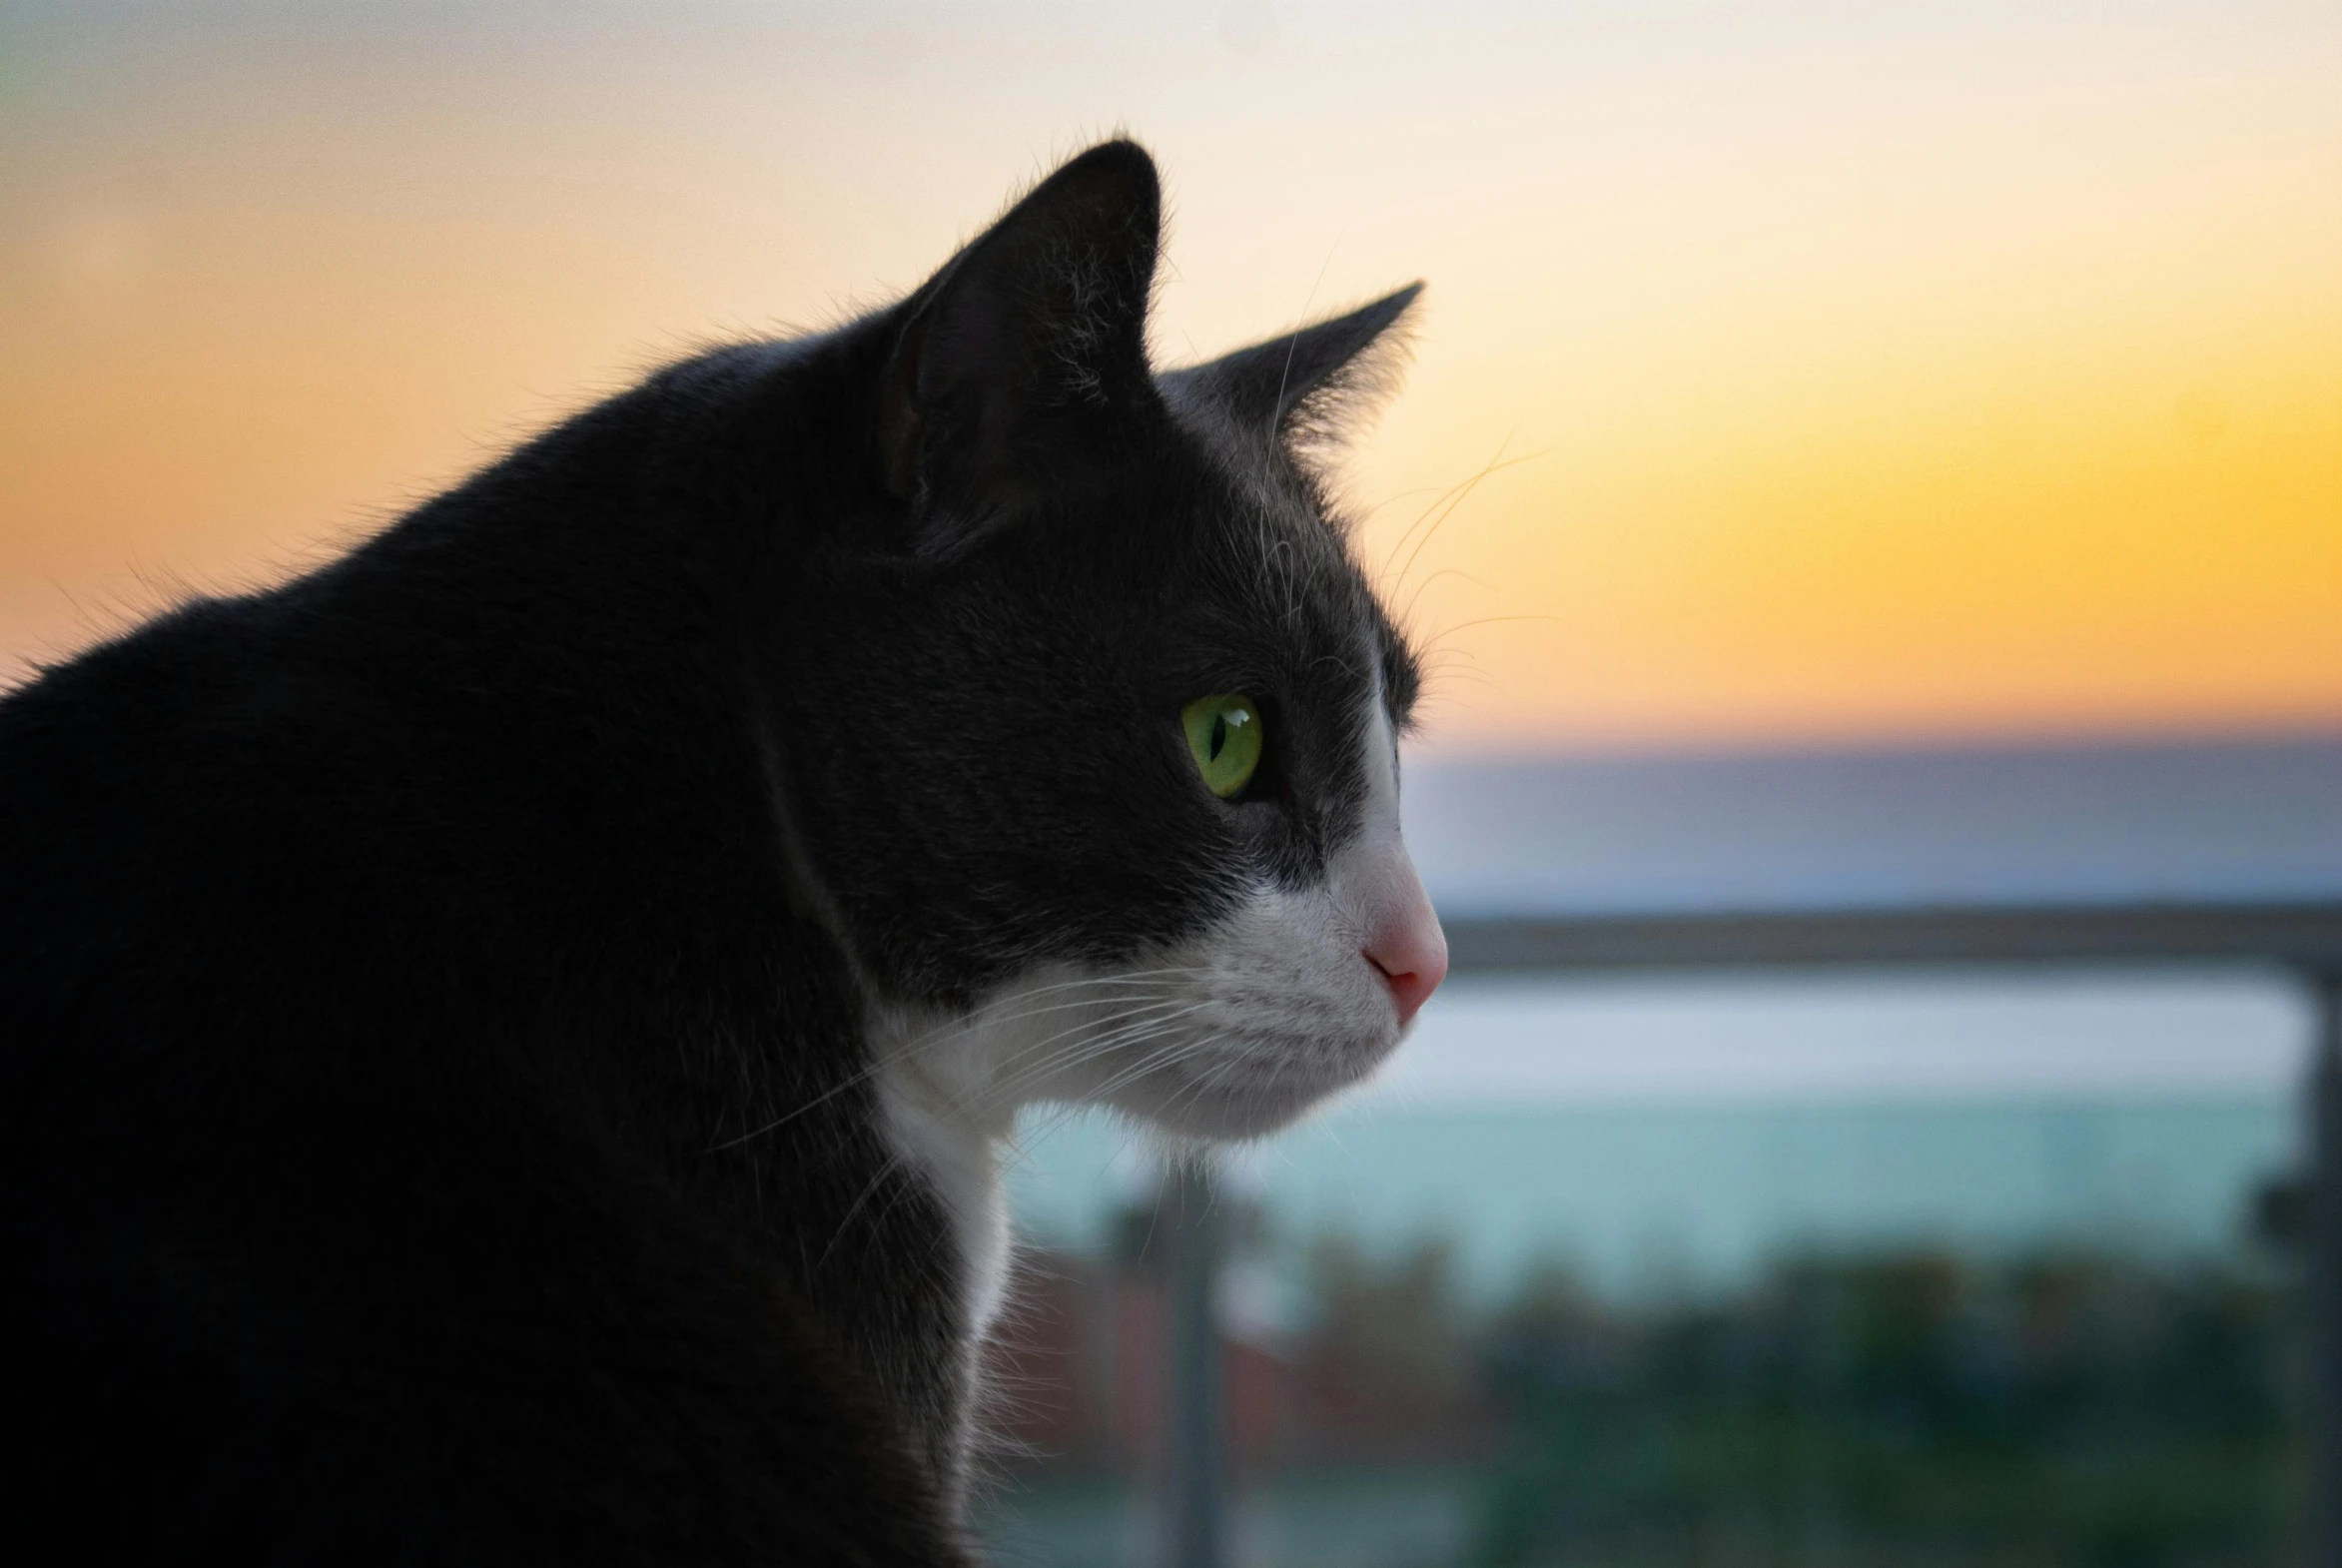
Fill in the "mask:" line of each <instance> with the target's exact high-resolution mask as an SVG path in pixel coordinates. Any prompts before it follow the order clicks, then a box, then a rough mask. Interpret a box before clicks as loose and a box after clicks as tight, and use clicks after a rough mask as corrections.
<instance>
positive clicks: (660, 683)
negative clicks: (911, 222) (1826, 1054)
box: [0, 142, 1446, 1564]
mask: <svg viewBox="0 0 2342 1568" xmlns="http://www.w3.org/2000/svg"><path fill="white" fill-rule="evenodd" d="M1159 228H1160V223H1159V197H1158V191H1157V183H1156V176H1155V171H1154V166H1153V165H1152V163H1151V162H1150V161H1149V159H1148V157H1147V155H1146V154H1145V153H1144V152H1142V151H1141V150H1140V149H1139V148H1137V147H1135V146H1133V145H1131V144H1129V143H1127V142H1112V143H1108V144H1106V145H1103V146H1100V147H1097V148H1094V149H1093V150H1091V151H1090V152H1088V153H1085V154H1083V155H1082V156H1081V157H1079V158H1077V159H1075V160H1074V161H1072V162H1071V163H1069V164H1067V165H1066V166H1064V167H1063V168H1061V169H1060V170H1059V171H1058V172H1057V173H1056V174H1054V175H1052V176H1051V177H1050V178H1049V179H1047V180H1046V181H1044V182H1043V183H1042V184H1041V185H1040V186H1039V187H1038V188H1036V189H1035V190H1034V191H1033V192H1032V193H1031V194H1030V195H1028V196H1027V197H1026V198H1025V199H1024V200H1023V201H1021V202H1019V203H1018V204H1017V205H1016V206H1015V207H1014V208H1013V209H1012V210H1011V211H1010V212H1009V213H1008V214H1007V215H1006V216H1005V217H1004V218H1002V219H1001V220H1000V222H999V223H998V224H996V225H995V226H994V227H993V228H991V229H990V230H989V231H987V232H986V233H985V234H983V235H982V236H981V237H980V238H978V239H977V240H976V241H975V242H974V243H972V244H971V245H969V246H968V247H967V248H966V249H965V250H963V251H962V252H961V253H960V254H959V255H958V256H957V257H956V258H954V259H953V260H952V262H951V263H950V264H949V265H948V266H946V267H945V268H944V269H943V270H942V271H941V272H940V273H938V274H937V275H936V277H935V278H934V279H933V280H931V281H930V282H929V283H927V284H926V285H925V286H924V287H922V288H921V289H919V290H918V291H917V292H916V293H914V294H913V295H911V296H910V297H909V298H908V299H906V300H904V301H903V302H901V303H900V304H898V305H895V306H893V307H890V308H888V309H885V310H881V311H878V312H876V313H873V314H871V315H869V316H866V317H864V318H862V319H861V320H858V321H855V322H852V323H849V324H847V325H845V326H843V327H840V328H838V329H837V330H835V331H833V332H829V333H825V334H821V335H818V336H814V337H808V338H802V339H797V340H793V341H789V342H778V343H755V344H748V345H742V346H739V347H734V348H727V349H722V350H718V351H716V352H713V353H710V354H706V355H703V356H700V357H698V358H696V359H693V360H690V361H688V362H686V363H684V364H681V365H677V366H675V367H672V368H670V369H668V370H665V371H663V372H661V373H659V374H657V375H656V376H653V377H652V378H651V379H650V380H648V381H647V382H645V383H644V384H643V385H641V386H640V387H637V388H635V389H634V390H632V391H630V392H625V393H623V394H622V395H620V396H617V397H614V398H612V399H610V400H609V401H607V402H605V403H602V404H600V405H599V406H597V407H594V408H591V409H589V410H587V411H586V412H584V413H582V414H579V415H578V416H576V417H575V418H572V419H570V420H568V421H567V422H566V423H564V424H562V425H561V426H559V427H558V428H556V429H553V430H551V431H550V432H548V433H546V434H544V435H542V436H540V437H538V438H537V439H535V440H533V441H531V442H529V443H528V444H527V445H525V446H523V447H522V448H520V449H519V450H518V451H515V452H514V453H512V454H511V455H510V456H508V457H506V458H504V459H503V460H501V461H499V462H497V463H495V464H494V465H493V466H491V467H489V468H488V469H486V470H485V471H484V472H482V473H480V474H478V475H477V476H475V477H473V478H472V479H470V480H469V481H467V482H465V483H464V484H462V485H461V486H459V487H457V488H456V489H454V490H452V491H450V492H448V493H447V494H445V495H442V496H439V497H438V498H436V499H434V500H432V501H430V502H428V503H426V504H425V505H423V506H421V507H419V508H418V509H416V510H415V511H414V512H413V513H412V514H410V515H408V516H407V517H405V518H404V519H402V520H401V521H399V522H398V523H397V524H395V525H394V526H392V527H390V529H388V530H387V531H385V532H384V533H382V534H381V535H380V536H378V537H376V538H374V539H373V540H371V541H369V542H368V543H366V544H365V545H363V546H361V547H360V548H358V549H357V550H355V551H354V552H352V553H351V554H349V555H348V556H346V557H344V558H343V559H340V560H338V561H336V562H334V563H333V564H331V565H328V566H326V567H324V568H323V569H321V570H318V571H316V572H313V573H311V574H309V575H307V576H304V577H301V578H299V579H298V580H295V581H293V582H290V583H287V584H285V585H284V586H282V587H280V588H277V589H275V590H273V591H271V592H267V593H260V594H254V595H250V596H246V597H241V598H217V599H204V600H198V601H196V602H192V603H189V604H186V605H184V606H182V607H180V608H178V609H176V610H174V611H172V612H171V613H169V614H167V615H165V616H162V617H161V618H159V619H157V620H155V621H153V622H152V623H150V624H148V625H146V626H143V627H141V628H139V629H138V630H136V631H134V632H132V633H130V634H128V635H126V636H123V637H120V638H117V639H115V640H113V641H111V642H108V643H106V644H104V645H103V646H100V647H98V648H95V649H93V650H91V651H90V652H88V653H86V654H84V655H82V656H81V657H80V658H78V659H75V660H73V661H72V662H70V663H67V664H64V665H61V666H59V667H56V668H53V669H50V670H48V671H46V672H45V673H43V674H42V675H41V676H40V677H39V678H38V679H37V680H35V681H33V682H31V683H30V684H28V685H27V686H25V687H24V688H23V689H21V690H19V691H17V692H16V693H14V694H13V695H12V696H10V697H9V698H8V699H7V700H6V702H5V703H4V704H0V1031H4V1034H0V1117H5V1126H4V1127H0V1135H4V1142H0V1238H4V1242H5V1248H6V1253H5V1256H6V1264H5V1266H6V1270H7V1272H6V1276H5V1279H4V1280H0V1293H4V1295H5V1306H4V1307H0V1312H4V1313H5V1318H4V1324H5V1331H6V1336H7V1337H6V1346H7V1350H8V1353H9V1356H10V1362H9V1368H8V1379H9V1395H8V1407H9V1412H10V1422H9V1424H10V1426H11V1427H13V1428H14V1432H13V1435H14V1436H15V1437H16V1438H17V1439H18V1441H17V1442H15V1443H13V1444H11V1445H10V1447H11V1451H13V1452H16V1453H17V1454H19V1455H20V1461H21V1462H18V1463H14V1464H12V1466H11V1468H10V1469H9V1470H8V1471H6V1472H0V1473H6V1474H7V1475H8V1486H9V1490H10V1492H11V1493H12V1494H13V1495H12V1497H11V1501H10V1509H9V1511H10V1513H11V1515H12V1517H13V1521H14V1525H15V1530H16V1533H17V1534H18V1535H19V1536H20V1537H31V1538H38V1535H39V1534H49V1535H50V1538H52V1539H67V1540H71V1541H73V1542H74V1543H75V1554H76V1555H77V1556H80V1557H85V1558H100V1559H102V1558H107V1557H111V1556H120V1555H125V1554H127V1555H132V1556H139V1557H152V1558H182V1559H183V1558H190V1557H211V1556H221V1555H227V1554H234V1555H235V1556H236V1557H238V1558H240V1559H244V1560H267V1561H281V1562H294V1561H318V1560H335V1561H351V1560H360V1559H365V1560H391V1559H397V1560H410V1561H442V1560H466V1561H482V1562H485V1561H524V1560H525V1561H546V1562H551V1561H560V1562H644V1563H648V1562H659V1563H685V1562H709V1563H712V1562H735V1561H737V1562H816V1561H819V1562H832V1561H834V1562H840V1563H868V1564H879V1563H951V1562H959V1561H964V1560H966V1556H967V1553H968V1551H969V1547H968V1545H967V1543H966V1541H965V1540H964V1538H963V1535H962V1531H961V1527H960V1524H959V1518H958V1513H959V1503H960V1497H961V1493H962V1490H963V1487H964V1481H965V1470H966V1464H967V1448H968V1441H969V1436H968V1425H969V1417H968V1406H969V1403H970V1391H971V1381H972V1377H973V1368H974V1357H975V1353H976V1348H977V1346H978V1344H979V1342H980V1340H981V1337H982V1335H983V1334H984V1332H985V1330H986V1327H987V1324H988V1322H989V1321H990V1319H991V1317H992V1314H993V1312H994V1310H995V1308H996V1307H997V1305H998V1303H999V1297H1000V1294H1001V1289H1002V1279H1003V1275H1004V1268H1005V1258H1006V1252H1007V1247H1008V1228H1007V1215H1006V1213H1005V1210H1004V1207H1003V1202H1002V1196H1001V1187H1000V1182H999V1177H998V1169H997V1168H998V1162H999V1160H1000V1158H1001V1155H1002V1144H1003V1141H1004V1140H1005V1139H1006V1138H1007V1136H1008V1134H1009V1132H1010V1130H1011V1126H1012V1122H1013V1119H1014V1118H1015V1116H1016V1114H1017V1111H1018V1109H1019V1108H1020V1107H1021V1106H1024V1105H1026V1104H1029V1103H1032V1102H1035V1101H1054V1102H1072V1103H1093V1104H1101V1105H1106V1106H1112V1107H1116V1108H1119V1109H1120V1110H1121V1111H1123V1112H1125V1113H1128V1114H1129V1115H1130V1116H1132V1117H1134V1118H1137V1119H1139V1120H1140V1121H1143V1122H1145V1123H1148V1124H1152V1125H1154V1126H1156V1127H1158V1128H1161V1129H1164V1130H1167V1131H1168V1132H1170V1133H1171V1134H1173V1135H1175V1136H1183V1137H1195V1138H1203V1139H1228V1138H1237V1139H1240V1138H1248V1137H1253V1136H1256V1135H1260V1134H1264V1133H1267V1132H1269V1131H1271V1130H1273V1129H1275V1128H1277V1127H1279V1126H1282V1125H1283V1124H1285V1123H1287V1122H1289V1121H1290V1120H1292V1119H1293V1118H1294V1117H1296V1116H1298V1115H1299V1114H1301V1113H1302V1112H1303V1111H1305V1110H1306V1109H1307V1108H1309V1107H1310V1106H1311V1105H1313V1104H1315V1103H1317V1102H1318V1101H1320V1100H1321V1099H1323V1098H1324V1097H1325V1096H1326V1095H1328V1094H1330V1093H1332V1092H1333V1091H1335V1090H1338V1089H1340V1088H1342V1087H1343V1086H1345V1085H1349V1084H1352V1083H1355V1082H1357V1081H1358V1080H1359V1079H1360V1078H1361V1077H1363V1076H1364V1075H1366V1074H1367V1073H1368V1072H1369V1071H1371V1070H1372V1069H1373V1068H1374V1066H1375V1065H1376V1064H1377V1063H1378V1062H1380V1061H1381V1060H1382V1059H1383V1057H1384V1056H1385V1055H1386V1054H1387V1053H1388V1052H1389V1051H1390V1050H1391V1049H1392V1048H1393V1046H1394V1045H1395V1044H1396V1043H1397V1041H1398V1039H1399V1036H1400V1034H1401V1032H1402V1031H1403V1030H1404V1029H1405V1027H1406V1025H1407V1023H1408V1020H1409V1019H1410V1018H1411V1017H1412V1015H1413V1014H1414V1012H1415V1010H1416V1008H1417V1007H1418V1006H1420V1004H1421V1003H1422V1001H1423V999H1424V997H1425V996H1426V995H1428V994H1429V992H1430V991H1431V989H1432V988H1433V987H1434V986H1436V985H1437V984H1438V983H1439V980H1440V978H1441V975H1442V973H1443V971H1444V969H1445V962H1446V961H1445V951H1444V947H1443V945H1442V941H1441V938H1440V933H1439V927H1438V923H1437V921H1436V920H1435V918H1434V917H1433V915H1432V912H1431V909H1430V906H1429V904H1428V902H1427V901H1426V899H1425V898H1424V895H1423V891H1422V888H1421V886H1420V884H1419V883H1418V881H1417V880H1416V877H1415V874H1414V872H1413V870H1412V869H1411V867H1410V865H1409V863H1408V859H1407V855H1406V851H1405V849H1404V847H1403V845H1402V844H1401V842H1400V837H1399V826H1398V813H1397V795H1398V783H1397V755H1396V750H1395V745H1394V740H1393V737H1394V734H1396V733H1397V732H1398V731H1400V730H1403V729H1404V727H1405V726H1406V723H1407V718H1408V713H1409V710H1410V708H1411V707H1412V705H1413V703H1414V701H1415V693H1416V683H1417V672H1416V665H1415V661H1414V659H1413V657H1412V656H1411V655H1410V653H1409V651H1408V649H1407V647H1406V645H1405V643H1404V641H1403V640H1402V638H1401V637H1400V636H1399V634H1398V633H1397V632H1396V631H1395V630H1394V629H1393V627H1392V625H1391V623H1390V621H1389V619H1388V618H1387V617H1386V616H1385V615H1384V614H1383V612H1382V611H1381V610H1380V608H1378V606H1377V605H1376V602H1375V600H1374V597H1373V595H1372V593H1371V592H1370V591H1369V588H1368V586H1367V584H1366V581H1365V579H1364V577H1363V576H1362V575H1361V573H1360V572H1359V570H1358V568H1357V566H1356V565H1355V564H1354V563H1353V561H1352V559H1351V557H1350V555H1349V553H1348V552H1347V549H1346V547H1345V541H1344V533H1343V529H1342V526H1341V524H1340V522H1339V520H1338V519H1337V518H1335V517H1333V516H1332V515H1331V514H1330V513H1329V510H1328V507H1327V503H1326V500H1325V497H1324V494H1323V492H1322V489H1321V486H1320V483H1319V481H1318V478H1317V477H1316V474H1315V472H1314V470H1313V468H1312V466H1311V463H1310V461H1309V460H1308V456H1309V448H1310V446H1311V445H1312V443H1313V442H1317V441H1321V440H1322V439H1323V438H1325V437H1326V436H1328V435H1330V434H1331V433H1332V432H1333V430H1334V427H1335V421H1337V420H1338V418H1339V417H1340V415H1341V413H1342V411H1343V408H1344V404H1345V403H1346V402H1347V401H1349V400H1353V399H1354V398H1355V396H1356V395H1357V393H1358V392H1360V391H1361V389H1365V388H1368V387H1370V385H1371V384H1372V382H1373V380H1374V375H1375V372H1374V368H1375V367H1376V366H1379V365H1387V363H1388V360H1389V355H1388V352H1387V347H1386V346H1387V341H1388V335H1389V334H1390V332H1391V329H1392V328H1393V327H1394V326H1395V325H1396V324H1397V323H1398V321H1399V320H1400V318H1401V317H1402V316H1403V315H1404V314H1405V312H1406V310H1407V308H1408V306H1409V305H1410V304H1411V303H1412V301H1413V300H1414V298H1415V293H1416V291H1415V290H1414V289H1407V290H1403V291H1401V292H1400V293H1398V294H1395V295H1392V296H1391V297H1390V298H1388V299H1386V300H1382V301H1379V302H1377V303H1375V304H1373V305H1370V306H1367V307H1365V308H1364V309H1362V310H1359V311H1356V312H1354V313H1352V314H1349V315H1346V316H1343V317H1340V318H1339V319H1336V320H1331V321H1326V322H1322V323H1319V324H1318V325H1315V326H1312V327H1308V328H1305V329H1302V330H1301V331H1298V332H1296V333H1293V334H1291V335H1289V336H1287V337H1282V338H1278V339H1276V340H1274V341H1272V342H1269V343H1266V344H1263V345H1260V346H1258V347H1256V348H1252V349H1247V350H1244V351H1241V352H1239V353H1236V354H1233V355H1230V356H1228V357H1226V358H1224V359H1221V360H1218V361H1215V362H1212V363H1210V364H1207V365H1202V366H1197V367H1194V368H1192V369H1187V370H1181V371H1174V372H1168V373H1161V374H1158V373H1156V372H1155V371H1153V370H1152V369H1151V368H1150V365H1149V362H1148V356H1147V348H1146V326H1147V311H1148V303H1149V297H1150V292H1151V289H1152V286H1153V279H1154V274H1155V266H1156V252H1157V246H1158V238H1159ZM26 1455H31V1456H32V1457H31V1458H30V1459H29V1460H24V1459H23V1458H22V1456H26ZM57 1530H63V1531H65V1532H67V1533H66V1534H65V1535H64V1536H62V1537H60V1536H57V1535H55V1534H53V1533H51V1532H55V1531H57Z"/></svg>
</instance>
